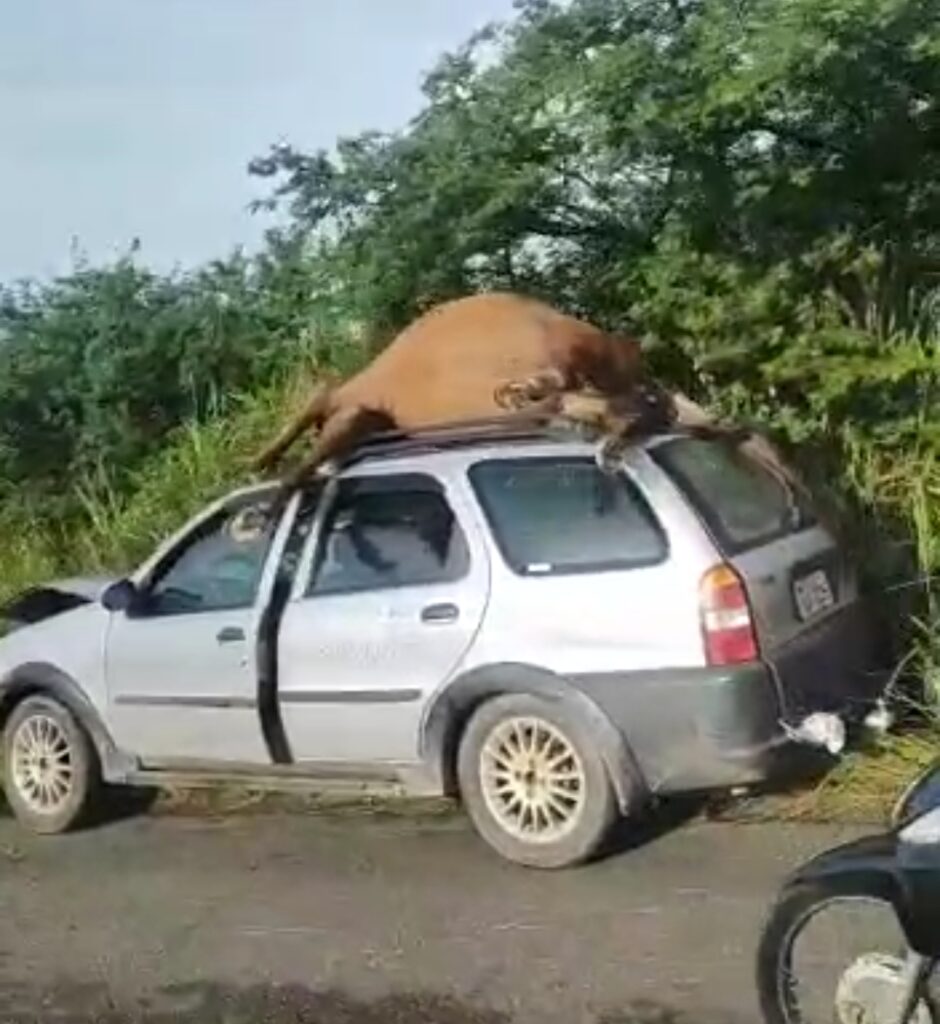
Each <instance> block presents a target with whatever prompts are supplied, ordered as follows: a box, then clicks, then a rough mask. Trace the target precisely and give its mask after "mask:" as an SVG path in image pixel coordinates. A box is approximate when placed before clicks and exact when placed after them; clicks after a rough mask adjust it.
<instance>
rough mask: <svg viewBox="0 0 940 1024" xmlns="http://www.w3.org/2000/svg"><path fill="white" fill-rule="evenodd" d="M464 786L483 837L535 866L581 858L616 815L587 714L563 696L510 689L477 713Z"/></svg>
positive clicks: (461, 756) (465, 741) (468, 740)
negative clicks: (560, 700)
mask: <svg viewBox="0 0 940 1024" xmlns="http://www.w3.org/2000/svg"><path fill="white" fill-rule="evenodd" d="M457 772H458V776H459V780H460V792H461V796H462V798H463V801H464V804H465V806H466V808H467V810H468V812H469V814H470V817H471V819H472V820H473V823H474V825H475V826H476V829H477V831H478V832H479V833H480V835H481V836H482V837H483V838H484V839H485V840H486V841H487V842H488V843H489V844H490V846H492V847H493V848H494V849H495V850H496V851H497V852H498V853H500V854H502V855H503V856H504V857H505V858H506V859H507V860H511V861H515V862H516V863H518V864H524V865H526V866H527V867H538V868H563V867H571V866H573V865H575V864H579V863H581V862H583V861H585V860H587V859H588V858H590V857H591V855H592V854H593V853H595V851H596V850H597V849H598V847H599V846H600V844H601V843H602V841H603V840H604V837H605V836H606V834H607V832H608V831H609V829H610V826H611V824H612V822H613V820H614V818H615V816H616V812H617V806H616V800H615V797H614V792H613V788H612V787H611V784H610V779H609V778H608V776H607V770H606V768H605V765H604V762H603V760H602V759H601V756H600V754H599V753H598V751H597V745H596V743H594V742H592V741H591V737H590V733H589V731H588V729H587V728H586V727H585V725H584V724H583V722H582V721H581V720H580V718H579V716H578V715H577V714H575V713H573V712H572V711H570V710H568V709H566V708H565V707H564V706H562V705H561V704H559V703H558V702H557V701H546V700H544V699H542V698H540V697H537V696H535V695H533V694H507V695H505V696H502V697H496V698H495V699H493V700H491V701H488V702H487V703H486V704H484V705H483V706H482V707H480V708H479V710H477V712H476V713H475V714H474V715H473V717H472V718H471V719H470V722H469V724H468V725H467V728H466V730H465V731H464V734H463V738H462V740H461V743H460V750H459V753H458V758H457Z"/></svg>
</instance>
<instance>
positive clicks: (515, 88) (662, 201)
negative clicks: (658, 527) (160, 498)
mask: <svg viewBox="0 0 940 1024" xmlns="http://www.w3.org/2000/svg"><path fill="white" fill-rule="evenodd" d="M424 91H425V103H424V107H423V109H422V110H421V112H420V113H419V114H418V116H417V117H416V118H415V119H414V120H413V121H412V122H411V123H410V124H409V125H407V126H406V127H405V128H404V129H403V130H402V131H400V132H397V133H392V134H380V133H367V134H364V135H361V136H359V137H356V138H351V139H345V140H340V141H339V142H338V144H337V145H336V147H335V148H334V149H333V150H331V151H330V152H319V153H312V154H311V153H304V152H302V151H299V150H297V149H296V148H294V147H292V146H290V145H278V146H275V147H273V148H272V149H271V150H270V151H269V152H268V153H266V154H264V155H263V156H260V157H258V158H257V159H255V160H254V161H252V163H251V165H250V170H251V172H252V173H253V174H254V175H256V176H257V177H258V178H259V179H261V181H262V182H263V184H264V187H265V188H266V189H267V190H268V191H267V198H265V199H263V200H261V201H260V202H259V204H258V205H259V206H261V207H268V208H272V207H273V208H278V209H279V210H280V212H281V214H282V220H283V223H284V227H283V228H282V229H281V230H280V231H279V232H272V234H271V235H270V237H269V240H268V243H267V245H266V247H265V249H264V251H263V252H262V253H261V254H260V255H259V256H257V257H255V258H251V259H247V258H244V257H232V258H230V259H227V260H223V261H220V262H217V263H215V264H212V265H209V266H206V267H204V268H202V269H199V270H197V271H194V272H192V273H189V274H176V275H169V276H161V275H157V274H155V273H152V272H150V271H147V270H145V269H142V268H141V267H139V266H138V265H137V264H136V263H135V262H134V260H133V259H132V258H128V259H127V260H124V261H121V262H119V263H118V264H117V265H115V266H112V267H108V268H89V267H80V268H79V269H78V270H77V271H76V272H75V273H74V274H73V275H71V276H69V277H66V278H63V279H60V280H57V281H54V282H52V283H49V284H45V285H38V284H29V285H23V286H18V287H9V288H7V289H6V290H4V291H3V292H2V295H0V501H4V500H5V501H6V503H7V505H8V506H9V504H10V502H11V501H13V500H14V497H16V498H17V499H18V498H19V497H20V496H21V495H23V494H24V493H25V494H31V495H35V496H38V497H39V498H40V499H41V500H42V501H43V502H45V503H46V504H49V503H52V504H53V508H54V509H55V510H57V511H56V512H55V514H56V515H58V514H59V512H60V511H61V513H62V514H63V515H64V514H65V512H66V511H67V510H68V509H69V508H71V507H73V506H74V502H73V501H72V500H71V496H70V495H69V493H68V489H67V487H65V486H64V484H65V483H66V482H67V481H74V480H75V479H76V478H87V477H88V476H89V475H94V474H95V473H98V472H99V471H102V472H104V473H105V475H106V476H107V477H108V479H109V482H110V484H111V485H116V486H117V488H118V490H120V489H121V487H122V486H123V487H131V486H136V485H135V484H134V483H133V481H134V480H136V479H137V476H136V475H135V473H136V471H137V469H138V467H139V466H140V464H141V460H143V459H146V458H147V457H148V456H149V454H150V453H151V452H153V451H154V450H155V449H156V448H158V447H159V446H160V444H161V443H162V439H163V437H164V436H165V434H166V432H167V431H168V430H169V429H171V428H173V427H175V426H177V425H178V424H180V423H182V422H184V421H187V420H190V419H192V418H194V417H195V418H197V419H198V418H199V417H201V416H205V415H206V414H207V412H209V411H212V410H222V411H224V409H225V406H226V403H227V402H229V401H230V399H231V396H232V394H233V393H236V392H238V391H240V390H243V389H254V388H257V387H258V386H259V385H261V384H263V383H264V382H266V381H267V380H269V378H270V377H271V375H272V373H274V372H276V369H277V367H278V366H280V365H282V364H284V363H287V362H293V361H294V359H295V357H296V354H297V352H298V350H304V351H307V350H309V351H310V353H311V354H312V356H313V357H314V358H316V359H318V360H319V361H320V362H325V363H329V364H331V365H332V366H333V367H336V368H340V369H347V368H349V367H351V366H353V365H354V364H355V360H356V359H358V358H359V348H358V347H357V346H355V345H351V344H350V343H349V338H350V337H352V336H354V329H355V328H357V327H358V326H365V327H367V328H368V330H369V332H370V334H371V336H372V339H373V342H374V343H375V344H382V343H384V342H385V341H387V340H388V338H389V337H390V336H391V334H392V333H393V332H394V331H395V330H396V329H398V328H399V327H401V326H402V325H403V324H404V323H406V322H407V321H408V320H410V319H411V318H412V317H413V316H414V315H415V314H416V313H418V312H419V311H421V310H422V309H424V308H426V307H427V306H428V305H430V304H432V303H434V302H437V301H440V300H443V299H447V298H451V297H454V296H458V295H463V294H466V293H468V292H471V291H475V290H479V289H490V288H508V289H513V290H517V291H523V292H528V293H532V294H535V295H540V296H542V297H545V298H547V299H548V300H549V301H551V302H553V303H555V304H557V305H560V306H563V307H564V308H566V309H568V310H570V311H572V312H574V313H578V314H582V315H585V316H587V317H590V318H591V319H593V320H595V321H597V322H600V323H601V324H604V325H607V326H611V327H617V328H620V329H623V328H627V329H631V328H632V329H633V330H635V331H636V332H638V333H639V334H640V335H641V336H642V337H643V339H644V341H645V342H646V343H647V344H648V346H649V355H650V358H651V360H652V361H653V362H654V364H655V366H656V368H657V369H658V371H659V372H660V373H661V374H662V375H663V376H664V377H665V378H666V379H667V380H669V381H670V382H672V383H673V384H676V385H679V386H682V387H685V388H687V389H688V390H690V391H691V392H692V393H693V394H694V395H696V396H697V397H700V398H703V399H705V400H707V401H711V402H715V403H716V404H718V405H720V406H723V407H724V408H725V409H727V410H728V411H730V412H733V413H734V414H736V415H739V416H742V417H753V418H757V419H759V420H760V421H762V422H763V423H765V424H767V425H769V426H772V427H774V428H777V429H778V430H780V431H781V432H782V433H783V434H784V435H785V436H787V437H789V438H790V439H792V440H794V441H799V442H802V443H803V444H804V445H805V446H807V450H813V451H819V450H821V451H822V453H823V455H824V456H825V457H826V459H828V462H826V464H827V465H828V466H830V467H831V465H832V463H833V460H834V459H839V460H844V459H845V458H846V457H847V454H850V453H852V452H856V453H857V452H858V451H859V450H860V449H859V447H858V446H859V445H860V444H864V445H866V446H867V447H866V448H865V452H866V453H867V454H866V456H865V458H864V459H862V460H861V462H860V463H858V464H859V465H860V464H864V465H866V466H869V467H873V466H882V461H881V460H882V457H883V455H884V453H885V452H893V453H894V454H893V456H892V457H893V458H895V459H901V458H902V457H903V458H907V457H908V456H910V458H911V459H912V460H913V462H912V464H914V465H917V466H919V467H928V470H927V471H929V467H930V466H936V465H937V463H938V462H940V459H938V458H937V455H938V452H940V412H938V410H940V365H938V364H940V352H938V338H940V316H938V311H940V305H938V301H940V300H938V298H937V296H938V294H940V292H938V285H940V276H938V275H940V106H938V97H940V12H938V8H937V3H936V0H570V2H567V3H558V2H552V0H520V2H519V3H518V4H517V16H516V17H515V18H514V19H513V21H512V22H510V23H509V24H507V25H503V26H494V27H491V28H488V29H486V30H484V31H482V32H480V33H479V34H478V35H476V36H475V37H474V38H473V39H471V40H469V41H468V42H467V44H466V45H465V46H464V47H462V48H461V49H459V50H458V51H457V52H455V53H453V54H449V55H447V56H445V57H444V58H442V59H441V61H440V62H439V64H438V65H437V67H436V68H434V69H433V71H432V72H431V73H430V74H429V75H428V76H427V78H426V81H425V85H424ZM337 325H342V327H343V330H337ZM824 461H825V459H824ZM918 473H920V470H918ZM921 475H922V474H921ZM871 479H873V477H871V476H869V477H866V478H865V480H862V479H861V478H858V479H854V478H853V486H854V487H855V488H856V492H857V493H863V492H864V493H865V494H867V495H870V494H871V492H872V488H871V485H870V482H871ZM892 479H894V478H892ZM931 479H932V480H933V481H934V482H933V483H930V484H925V485H924V486H925V487H926V488H927V490H926V491H925V492H924V493H926V494H928V495H929V494H930V493H932V492H931V491H930V487H936V486H940V485H938V484H937V483H936V478H935V477H934V478H931ZM866 480H867V481H868V482H867V483H866ZM122 481H123V482H122ZM891 487H892V488H894V484H893V483H892V484H891ZM889 490H890V488H889ZM891 493H892V494H899V493H900V491H899V490H898V489H897V488H894V490H891ZM901 501H903V499H901V498H898V499H897V502H901ZM921 504H922V505H924V507H926V508H928V512H927V514H926V515H927V518H926V520H924V521H925V522H927V526H926V527H925V531H926V533H925V535H926V534H930V532H931V531H933V535H935V536H940V523H937V522H936V521H935V520H936V515H937V513H936V509H937V507H938V506H940V503H938V502H936V501H934V502H933V504H932V505H931V503H930V502H929V501H927V502H926V503H921ZM898 507H900V506H898ZM929 509H933V511H929ZM908 511H909V510H908ZM904 515H907V516H908V519H910V518H911V516H910V515H908V513H907V512H904ZM931 517H933V519H931ZM920 518H921V519H922V520H923V519H924V517H923V516H921V517H920Z"/></svg>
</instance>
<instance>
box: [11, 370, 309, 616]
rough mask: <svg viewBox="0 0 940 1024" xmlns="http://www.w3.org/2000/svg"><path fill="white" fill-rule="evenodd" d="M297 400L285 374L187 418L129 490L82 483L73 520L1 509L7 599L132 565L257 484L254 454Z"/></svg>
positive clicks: (104, 482) (103, 477)
mask: <svg viewBox="0 0 940 1024" xmlns="http://www.w3.org/2000/svg"><path fill="white" fill-rule="evenodd" d="M296 398H297V395H296V385H295V384H294V383H292V382H288V381H282V382H279V383H277V384H275V385H272V386H270V387H268V388H266V389H263V390H260V391H258V392H255V393H254V394H252V395H243V396H238V397H237V398H236V399H234V400H231V401H229V402H228V403H227V404H228V409H229V411H228V412H226V414H224V415H219V416H215V417H210V418H208V419H206V420H204V421H202V422H190V423H186V424H184V425H183V426H181V427H179V428H178V429H177V430H175V431H173V432H172V433H171V434H170V435H168V437H167V439H166V444H165V445H164V447H163V449H162V450H161V451H160V452H159V453H158V454H157V455H156V456H155V457H153V458H151V459H150V460H149V461H147V462H145V463H144V464H143V466H142V467H141V469H140V470H139V471H137V472H136V473H135V474H134V475H133V477H132V478H131V480H130V485H129V486H127V487H124V488H122V489H118V487H117V486H116V485H115V484H114V483H113V481H112V480H111V479H110V478H109V476H108V474H107V473H106V472H104V471H101V472H99V473H98V474H97V475H96V476H94V477H92V478H88V479H85V480H82V481H79V482H78V483H77V484H76V485H75V494H74V498H75V507H76V513H75V514H74V515H73V516H72V518H71V519H70V521H69V522H68V523H66V524H54V523H48V522H44V521H43V520H42V517H41V510H37V511H36V512H35V514H31V513H30V510H29V509H28V508H24V507H18V508H17V509H16V510H15V511H11V510H7V511H6V512H3V510H0V600H2V599H5V598H8V597H10V596H11V595H13V594H15V593H16V592H18V591H20V590H22V589H24V588H25V587H26V586H29V585H31V584H34V583H36V582H40V581H43V580H48V579H50V578H53V577H55V576H60V575H63V574H69V573H89V572H106V573H108V572H121V571H124V570H126V569H129V568H131V567H133V566H134V565H135V564H137V563H138V562H139V561H140V560H142V559H143V558H144V557H145V556H146V555H147V554H149V552H150V551H151V550H152V549H153V547H154V545H155V544H156V543H157V542H159V541H160V540H162V539H163V538H164V537H165V536H166V535H167V534H168V533H170V532H172V531H173V530H175V529H177V528H178V527H179V526H180V525H181V523H182V522H184V521H185V520H186V519H187V518H188V517H189V516H191V515H193V514H194V513H196V512H198V510H199V509H200V508H202V507H203V506H205V505H206V504H207V503H208V502H209V501H211V500H212V499H213V498H214V497H216V496H218V495H221V494H223V493H225V492H226V491H228V490H230V489H232V488H233V487H236V486H239V485H242V484H245V483H250V482H251V480H252V476H251V474H250V472H249V470H248V469H247V464H248V461H249V457H250V455H251V454H252V453H253V452H254V451H255V449H256V448H257V447H258V446H259V445H260V444H261V443H262V442H263V441H264V440H266V439H267V437H268V435H269V433H270V432H271V431H272V430H274V429H276V427H277V425H278V424H279V423H280V422H281V421H282V419H283V417H284V415H285V413H286V409H287V407H289V406H290V405H291V404H292V403H293V402H294V401H296Z"/></svg>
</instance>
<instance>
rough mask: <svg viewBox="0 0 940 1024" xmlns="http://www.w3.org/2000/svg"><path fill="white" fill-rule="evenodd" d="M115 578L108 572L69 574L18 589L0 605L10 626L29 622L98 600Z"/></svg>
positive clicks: (1, 614)
mask: <svg viewBox="0 0 940 1024" xmlns="http://www.w3.org/2000/svg"><path fill="white" fill-rule="evenodd" d="M113 582H114V577H110V576H72V577H69V578H68V579H60V580H50V581H49V582H48V583H40V584H37V585H36V586H34V587H29V588H27V589H26V590H23V591H20V593H19V594H17V595H16V596H15V597H13V598H12V599H11V600H9V601H7V602H6V603H5V604H4V605H3V606H2V607H0V618H2V619H4V620H6V624H7V626H8V628H9V629H18V628H20V627H22V626H31V625H33V624H34V623H37V622H42V621H44V620H45V619H50V618H52V617H53V616H54V615H60V614H61V613H62V612H67V611H71V609H73V608H78V607H80V606H81V605H83V604H92V603H94V602H95V601H97V600H98V599H99V598H100V597H101V595H102V594H103V593H104V592H105V590H106V589H107V588H108V587H109V586H110V585H111V584H112V583H113Z"/></svg>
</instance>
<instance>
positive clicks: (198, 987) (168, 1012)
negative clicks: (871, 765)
mask: <svg viewBox="0 0 940 1024" xmlns="http://www.w3.org/2000/svg"><path fill="white" fill-rule="evenodd" d="M847 835H848V833H846V832H839V831H836V830H833V829H822V828H814V827H805V826H804V827H795V826H766V825H737V826H735V825H716V824H701V823H696V824H687V825H684V826H682V827H680V828H678V829H675V830H671V831H667V832H666V833H665V834H663V835H661V836H659V837H657V838H653V839H652V840H650V841H649V842H647V843H646V844H645V845H643V846H641V847H640V848H638V849H633V850H629V851H624V852H619V853H616V854H614V855H613V856H611V857H610V858H608V859H607V860H605V861H603V862H601V863H597V864H594V865H591V866H589V867H587V868H583V869H580V870H577V871H568V872H561V873H548V874H546V873H539V872H532V871H526V870H524V869H521V868H515V867H514V866H512V865H509V864H505V863H503V862H502V861H500V860H499V859H498V858H496V857H495V856H494V855H492V854H490V853H489V852H488V850H487V849H486V848H484V847H483V846H482V845H481V844H480V842H479V841H478V840H477V839H476V838H475V836H474V835H473V833H472V832H471V831H470V830H469V828H468V827H467V825H466V824H465V823H464V822H463V820H462V819H461V818H460V817H445V818H441V819H433V820H398V819H386V820H383V819H381V818H379V819H364V818H361V817H358V818H343V817H341V818H335V817H318V816H289V815H272V816H249V817H234V818H229V819H225V820H193V819H189V818H172V817H170V818H167V817H137V818H133V819H131V820H127V821H124V822H121V823H119V824H112V825H107V826H104V827H101V828H97V829H95V830H92V831H88V832H85V833H81V834H77V835H72V836H67V837H60V838H53V839H36V838H32V837H29V836H27V835H25V834H24V833H23V832H21V831H20V830H19V828H18V827H17V826H15V825H14V823H13V822H12V821H10V820H9V819H7V818H0V1021H2V1022H3V1024H21V1022H22V1024H26V1022H30V1024H33V1022H46V1021H49V1022H53V1021H54V1022H57V1024H92V1022H107V1024H117V1022H125V1021H134V1022H139V1024H164V1022H170V1021H178V1022H181V1024H267V1022H271V1024H297V1022H308V1024H528V1022H536V1021H538V1022H540V1024H549V1022H552V1024H553V1022H559V1024H561V1022H564V1024H581V1022H583V1024H634V1022H638V1024H639V1022H642V1024H653V1022H656V1024H711V1022H715V1024H720V1022H727V1024H745V1022H747V1024H753V1022H754V1021H755V1020H756V1010H755V1006H754V993H753V983H752V973H753V970H752V963H753V949H754V943H755V937H756V934H757V930H758V927H759V924H760V921H761V918H762V916H763V914H764V911H765V908H766V906H767V903H768V900H769V899H770V898H771V896H772V894H773V892H774V888H775V886H776V884H777V883H778V881H779V880H780V878H781V877H782V876H783V875H784V873H785V872H786V871H787V870H788V868H789V867H790V866H792V865H793V864H795V863H796V862H797V861H798V860H800V859H801V858H803V857H805V856H807V855H809V854H810V853H812V852H815V851H816V850H819V849H821V848H824V847H826V846H829V845H831V844H832V843H834V842H836V841H838V840H839V839H841V838H844V837H846V836H847Z"/></svg>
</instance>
